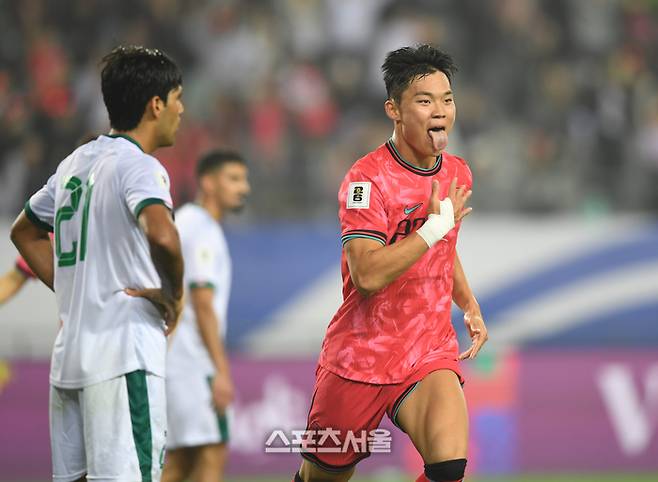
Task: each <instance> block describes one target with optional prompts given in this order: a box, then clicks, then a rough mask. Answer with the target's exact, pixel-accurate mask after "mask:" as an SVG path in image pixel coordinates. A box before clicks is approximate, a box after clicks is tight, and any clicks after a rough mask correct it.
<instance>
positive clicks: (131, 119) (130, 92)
mask: <svg viewBox="0 0 658 482" xmlns="http://www.w3.org/2000/svg"><path fill="white" fill-rule="evenodd" d="M101 63H102V65H103V70H102V72H101V90H102V91H103V101H105V107H106V108H107V112H108V114H109V116H110V126H112V128H114V129H116V130H118V131H129V130H132V129H134V128H135V127H137V125H138V124H139V121H140V120H141V119H142V116H143V115H144V110H145V109H146V104H147V103H148V102H149V101H150V100H151V99H152V98H153V97H160V98H161V99H162V100H163V102H164V103H165V104H166V103H167V96H168V95H169V92H170V91H171V90H172V89H175V88H177V87H178V86H180V85H182V84H183V76H182V74H181V71H180V69H179V68H178V66H177V65H176V63H175V62H174V61H173V60H172V59H171V58H170V57H169V56H167V54H165V53H164V52H162V51H160V50H157V49H147V48H145V47H139V46H129V47H124V46H119V47H117V48H115V49H114V50H112V52H110V53H109V54H107V55H106V56H105V57H103V60H102V62H101Z"/></svg>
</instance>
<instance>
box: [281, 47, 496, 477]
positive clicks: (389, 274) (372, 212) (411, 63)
mask: <svg viewBox="0 0 658 482" xmlns="http://www.w3.org/2000/svg"><path fill="white" fill-rule="evenodd" d="M382 70H383V73H384V81H385V83H386V89H387V93H388V99H387V100H386V102H385V105H384V106H385V111H386V115H387V116H388V117H389V118H390V119H391V120H392V121H393V124H394V131H393V136H392V137H391V138H390V139H389V140H388V141H387V142H386V143H385V144H383V145H382V146H380V147H379V148H377V149H376V150H374V151H373V152H371V153H369V154H368V155H366V156H365V157H363V158H361V159H360V160H358V161H357V162H356V163H355V164H354V165H353V166H352V168H351V169H350V170H349V172H348V173H347V175H346V176H345V179H344V181H343V183H342V185H341V187H340V192H339V195H338V199H339V203H340V210H339V218H340V222H341V228H342V242H343V254H342V275H343V304H342V305H341V307H340V308H339V309H338V312H337V313H336V314H335V315H334V318H333V319H332V320H331V323H330V324H329V327H328V329H327V334H326V336H325V339H324V343H323V345H322V352H321V354H320V360H319V365H318V368H317V372H316V383H315V388H314V392H313V398H312V402H311V409H310V412H309V417H308V426H307V430H308V432H307V442H306V443H305V445H304V447H303V448H302V456H303V458H304V460H303V462H302V466H301V469H300V470H299V472H298V473H297V474H295V479H294V480H295V481H346V480H349V479H350V477H351V476H352V474H353V473H354V468H355V465H356V464H357V463H358V462H359V461H360V460H361V459H363V458H365V457H367V456H368V455H370V447H371V446H370V445H368V446H367V447H366V449H365V450H356V449H357V448H358V443H354V442H355V440H356V441H358V440H359V439H361V437H362V435H363V434H366V435H367V436H368V437H370V436H372V434H373V430H375V429H376V428H377V427H378V425H379V423H380V421H381V419H382V418H383V416H384V413H386V414H387V415H388V416H389V417H390V418H391V420H392V421H393V423H395V424H396V425H397V426H398V427H400V428H401V429H402V430H403V431H404V432H406V434H407V435H408V436H409V438H410V439H411V441H412V442H413V444H414V446H415V447H416V449H417V450H418V451H419V453H420V455H421V456H422V458H423V460H424V462H425V471H424V474H422V475H421V476H420V477H419V478H418V480H419V481H428V480H429V481H436V482H439V481H460V480H462V479H463V477H464V471H465V468H466V455H467V454H466V448H467V443H468V416H467V411H466V403H465V400H464V394H463V392H462V388H461V385H462V383H463V379H462V375H461V371H460V368H459V361H460V360H463V359H467V358H468V359H472V358H474V357H475V356H476V355H477V353H478V351H479V350H480V348H481V347H482V345H483V344H484V342H485V341H486V340H487V330H486V327H485V325H484V320H483V319H482V314H481V312H480V308H479V306H478V303H477V301H476V299H475V297H474V296H473V292H472V291H471V288H470V287H469V285H468V282H467V280H466V276H465V275H464V271H463V269H462V265H461V263H460V261H459V257H458V256H457V252H456V242H457V234H458V231H459V228H460V225H461V219H462V218H463V217H464V216H465V215H467V214H468V213H469V212H470V210H471V209H470V208H466V207H465V203H466V201H467V200H468V198H469V196H470V194H471V186H472V176H471V171H470V169H469V168H468V165H467V164H466V162H465V161H464V160H463V159H461V158H459V157H457V156H454V155H451V154H448V153H447V152H445V149H446V146H447V144H448V135H449V134H450V131H451V130H452V127H453V124H454V121H455V102H454V95H453V92H452V88H451V78H452V74H453V72H454V71H455V66H454V63H453V60H452V58H451V57H450V56H449V55H448V54H446V53H444V52H442V51H441V50H439V49H436V48H434V47H432V46H429V45H422V46H419V47H416V48H411V47H405V48H401V49H399V50H395V51H393V52H389V54H388V55H387V56H386V60H385V62H384V64H383V66H382ZM453 301H454V302H455V303H456V304H457V306H459V307H460V308H461V309H462V310H463V312H464V321H465V323H466V327H467V329H468V332H469V334H470V336H471V340H472V344H471V346H470V347H469V348H468V349H467V350H466V351H464V352H463V353H461V354H459V351H458V343H457V337H456V335H455V331H454V328H453V326H452V323H451V320H450V310H451V306H452V302H453ZM330 429H331V431H333V433H336V432H339V434H340V435H339V436H338V440H336V437H333V436H331V437H328V436H326V435H327V433H328V431H329V430H330ZM350 434H351V435H350ZM346 437H348V438H349V437H352V441H351V442H350V443H342V444H341V443H337V442H342V441H344V440H346ZM361 440H362V439H361ZM369 441H370V439H369Z"/></svg>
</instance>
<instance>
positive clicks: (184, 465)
mask: <svg viewBox="0 0 658 482" xmlns="http://www.w3.org/2000/svg"><path fill="white" fill-rule="evenodd" d="M247 174H248V171H247V166H246V165H245V162H244V160H243V159H242V157H241V156H240V155H239V154H238V153H236V152H230V151H214V152H211V153H209V154H208V155H206V156H205V157H203V158H202V159H201V160H200V161H199V164H198V165H197V177H198V182H199V194H198V197H197V200H196V203H195V204H187V205H185V206H183V207H182V208H181V209H180V210H178V211H177V212H176V225H177V226H178V230H179V232H180V236H181V243H182V246H183V258H184V259H185V286H186V288H187V292H186V293H187V295H186V297H185V299H186V302H185V308H184V310H183V316H182V317H181V322H180V324H179V326H178V328H177V330H176V331H175V333H174V334H173V335H172V337H171V344H170V348H169V352H168V354H167V413H168V421H169V431H168V434H167V447H168V450H167V459H166V462H165V468H164V473H163V477H162V480H163V481H164V482H181V481H183V480H186V479H188V478H189V479H190V480H192V481H194V482H217V481H218V480H223V479H222V477H223V472H224V466H225V463H226V455H227V445H226V444H227V442H228V440H229V430H228V421H227V417H226V409H227V407H228V405H229V403H230V402H231V400H232V398H233V382H232V381H231V374H230V371H229V363H228V358H227V356H226V350H225V348H224V342H223V338H224V337H225V335H226V313H227V308H228V300H229V291H230V285H231V258H230V256H229V252H228V246H227V245H226V240H225V238H224V232H223V231H222V227H221V225H220V221H221V220H222V219H223V218H224V216H225V214H226V213H227V212H230V211H237V210H239V209H241V208H242V207H243V206H244V201H245V198H246V196H247V194H249V182H248V180H247Z"/></svg>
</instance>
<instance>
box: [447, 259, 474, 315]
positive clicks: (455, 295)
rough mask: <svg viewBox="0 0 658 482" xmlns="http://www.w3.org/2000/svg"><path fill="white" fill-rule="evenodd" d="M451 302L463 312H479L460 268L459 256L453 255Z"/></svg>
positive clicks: (462, 269)
mask: <svg viewBox="0 0 658 482" xmlns="http://www.w3.org/2000/svg"><path fill="white" fill-rule="evenodd" d="M452 300H453V301H454V302H455V304H456V305H457V306H459V308H460V309H461V310H462V311H463V312H465V313H466V312H468V311H479V310H480V305H479V304H478V302H477V300H476V299H475V295H474V294H473V290H471V287H470V285H469V284H468V280H467V279H466V274H465V273H464V268H463V267H462V264H461V261H460V259H459V255H457V254H455V264H454V268H453V285H452Z"/></svg>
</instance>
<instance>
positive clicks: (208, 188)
mask: <svg viewBox="0 0 658 482" xmlns="http://www.w3.org/2000/svg"><path fill="white" fill-rule="evenodd" d="M199 187H200V188H201V192H204V193H206V194H210V193H212V192H213V191H214V186H213V183H212V179H210V176H201V179H199Z"/></svg>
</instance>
